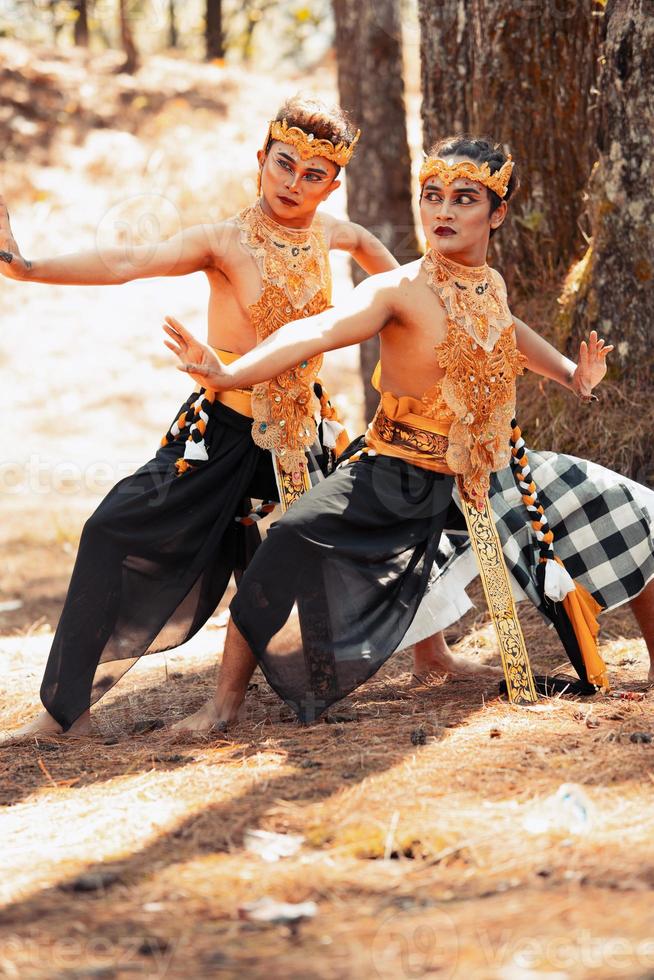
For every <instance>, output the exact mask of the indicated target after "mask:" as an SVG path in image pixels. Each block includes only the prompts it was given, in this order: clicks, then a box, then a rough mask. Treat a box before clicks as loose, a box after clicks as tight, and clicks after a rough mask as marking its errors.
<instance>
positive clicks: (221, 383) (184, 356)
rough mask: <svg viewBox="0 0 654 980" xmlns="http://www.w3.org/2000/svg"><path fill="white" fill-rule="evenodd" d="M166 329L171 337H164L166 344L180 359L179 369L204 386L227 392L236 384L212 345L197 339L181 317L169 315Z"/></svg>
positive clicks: (164, 327) (164, 325) (164, 326)
mask: <svg viewBox="0 0 654 980" xmlns="http://www.w3.org/2000/svg"><path fill="white" fill-rule="evenodd" d="M163 329H164V331H165V332H166V333H167V334H168V337H169V338H170V339H169V340H164V343H165V345H166V347H167V348H168V349H169V350H171V351H172V352H173V354H175V356H176V357H177V360H178V361H179V363H178V365H177V370H178V371H183V372H184V373H185V374H188V375H190V377H191V378H193V380H194V381H195V382H196V383H197V384H199V385H200V386H201V387H202V388H213V389H214V390H216V391H224V390H226V389H227V388H231V387H233V380H232V378H231V375H230V373H229V369H228V367H227V365H226V364H223V362H222V361H221V360H220V358H219V357H218V356H217V354H216V353H215V351H213V350H212V348H211V347H208V346H207V344H203V343H201V342H200V341H199V340H196V338H195V337H194V336H193V334H192V333H191V332H190V331H189V330H187V329H186V327H185V326H183V324H181V323H180V322H179V320H176V319H175V317H173V316H167V317H166V322H165V323H164V324H163Z"/></svg>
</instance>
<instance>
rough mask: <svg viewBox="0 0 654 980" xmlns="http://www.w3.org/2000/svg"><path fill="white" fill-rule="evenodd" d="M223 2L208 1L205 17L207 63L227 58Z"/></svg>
mask: <svg viewBox="0 0 654 980" xmlns="http://www.w3.org/2000/svg"><path fill="white" fill-rule="evenodd" d="M222 13H223V12H222V0H207V7H206V16H205V44H206V56H207V61H211V60H212V59H213V58H224V57H225V44H224V38H223V16H222Z"/></svg>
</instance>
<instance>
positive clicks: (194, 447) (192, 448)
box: [184, 439, 209, 463]
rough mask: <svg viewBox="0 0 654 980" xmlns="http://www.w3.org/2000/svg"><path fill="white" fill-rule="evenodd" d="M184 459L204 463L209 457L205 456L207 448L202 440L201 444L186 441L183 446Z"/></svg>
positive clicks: (189, 440)
mask: <svg viewBox="0 0 654 980" xmlns="http://www.w3.org/2000/svg"><path fill="white" fill-rule="evenodd" d="M184 459H193V460H196V461H198V462H203V463H204V462H206V461H207V460H208V459H209V456H208V455H207V447H206V446H205V444H204V439H203V440H202V442H193V440H192V439H187V441H186V444H185V446H184Z"/></svg>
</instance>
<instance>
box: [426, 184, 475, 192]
mask: <svg viewBox="0 0 654 980" xmlns="http://www.w3.org/2000/svg"><path fill="white" fill-rule="evenodd" d="M442 189H443V188H442V187H437V186H436V184H427V185H426V186H425V190H426V191H437V192H438V191H441V190H442ZM453 189H454V191H455V192H456V193H457V194H480V193H481V191H480V190H479V188H478V187H455V188H453Z"/></svg>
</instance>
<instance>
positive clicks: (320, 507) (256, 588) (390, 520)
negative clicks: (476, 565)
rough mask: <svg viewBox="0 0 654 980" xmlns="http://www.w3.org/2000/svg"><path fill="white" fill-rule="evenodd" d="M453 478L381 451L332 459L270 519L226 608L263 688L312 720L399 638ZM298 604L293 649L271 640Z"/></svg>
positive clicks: (424, 580)
mask: <svg viewBox="0 0 654 980" xmlns="http://www.w3.org/2000/svg"><path fill="white" fill-rule="evenodd" d="M452 484H453V478H452V477H450V476H443V475H441V474H438V473H431V472H429V471H428V470H424V469H420V468H419V467H417V466H412V465H410V464H408V463H406V462H404V461H403V460H400V459H395V458H391V457H388V456H374V457H366V456H364V457H361V458H360V459H359V460H357V461H356V462H352V463H349V464H346V465H344V466H341V468H340V469H338V470H337V471H336V472H335V473H334V474H332V475H331V476H329V477H328V478H327V479H326V480H324V481H323V482H322V483H321V484H319V485H318V486H316V487H314V488H313V489H312V490H311V492H310V493H309V494H307V495H306V496H305V497H304V498H303V499H302V500H300V501H299V502H298V503H296V504H294V505H293V507H292V508H291V509H290V510H289V511H288V512H287V513H286V514H285V515H284V517H283V518H282V519H281V520H280V521H279V522H278V523H276V524H274V525H273V526H272V528H271V529H270V531H269V533H268V537H267V539H266V541H265V542H264V543H263V545H262V546H261V547H260V548H259V549H258V551H257V553H256V555H255V557H254V558H253V560H252V562H251V563H250V565H249V567H248V569H247V571H246V572H245V574H244V575H243V578H242V580H241V583H240V586H239V590H238V593H237V595H236V596H235V597H234V599H233V600H232V603H231V606H230V609H231V612H232V617H233V619H234V622H235V623H236V625H237V626H238V628H239V630H240V632H241V633H242V634H243V636H244V637H245V639H246V640H247V641H248V643H249V644H250V646H251V647H252V650H253V652H254V654H255V656H256V657H257V659H258V660H259V663H260V665H261V668H262V670H263V672H264V674H265V675H266V678H267V679H268V681H269V683H270V685H271V686H272V687H273V688H274V690H275V691H276V692H277V693H278V694H279V695H280V697H281V698H283V700H284V701H286V702H287V704H289V705H290V706H291V707H292V708H293V710H294V711H295V712H296V714H297V715H298V717H299V718H300V720H301V721H304V722H311V721H314V720H315V719H316V718H318V717H319V716H320V714H321V713H322V712H323V711H324V710H325V709H326V708H327V707H328V706H329V705H330V704H332V703H333V702H334V701H337V700H339V699H340V698H342V697H344V696H345V695H346V694H348V693H349V692H350V691H352V690H354V688H355V687H357V686H358V685H359V684H362V683H363V682H364V681H365V680H367V678H369V677H370V676H371V675H372V674H374V673H375V671H377V670H378V669H379V667H380V666H381V665H382V664H383V663H384V661H385V660H387V658H388V657H389V656H390V655H391V654H392V653H393V651H394V650H395V649H396V648H397V647H398V646H399V644H400V642H401V640H402V638H403V637H404V635H405V633H406V631H407V629H408V627H409V625H410V624H411V621H412V620H413V618H414V616H415V613H416V610H417V608H418V606H419V604H420V600H421V599H422V597H423V594H424V592H425V590H426V588H427V585H428V581H429V573H430V569H431V567H432V564H433V562H434V560H435V559H436V555H437V552H438V545H439V542H440V538H441V534H442V531H443V528H444V527H445V524H446V519H447V514H448V509H449V505H450V502H451V499H452ZM294 605H297V611H298V616H299V620H300V627H301V637H302V647H301V648H298V647H296V648H295V649H288V646H286V645H285V644H284V643H283V642H280V641H279V639H276V637H277V634H278V633H279V631H280V630H281V629H282V627H283V626H284V624H285V622H286V620H287V619H288V617H289V615H290V613H291V611H292V609H293V607H294Z"/></svg>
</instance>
